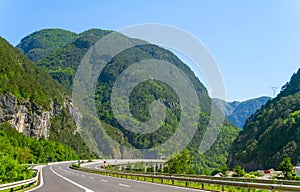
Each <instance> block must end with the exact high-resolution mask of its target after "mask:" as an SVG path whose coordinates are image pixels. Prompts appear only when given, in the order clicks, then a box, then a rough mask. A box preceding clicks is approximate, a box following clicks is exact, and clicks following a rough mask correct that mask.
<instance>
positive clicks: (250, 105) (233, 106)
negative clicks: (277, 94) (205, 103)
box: [213, 97, 271, 128]
mask: <svg viewBox="0 0 300 192" xmlns="http://www.w3.org/2000/svg"><path fill="white" fill-rule="evenodd" d="M270 99H271V97H258V98H254V99H249V100H246V101H241V102H240V101H232V102H225V108H223V109H222V110H223V112H224V114H225V116H226V117H227V118H228V119H229V121H231V123H233V124H234V125H235V126H237V127H240V128H243V126H244V125H245V123H246V120H247V118H249V117H250V116H251V115H253V114H254V113H255V112H256V111H257V110H258V109H260V108H261V106H263V105H265V104H266V103H267V101H268V100H270ZM213 101H214V102H215V103H216V104H217V105H218V106H220V107H221V106H222V105H223V104H222V105H221V104H220V102H221V103H223V102H224V101H221V100H219V99H213Z"/></svg>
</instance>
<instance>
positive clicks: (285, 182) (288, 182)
mask: <svg viewBox="0 0 300 192" xmlns="http://www.w3.org/2000/svg"><path fill="white" fill-rule="evenodd" d="M145 174H149V175H163V176H174V177H188V178H201V179H211V180H225V181H239V182H248V183H265V184H281V185H299V186H300V181H292V180H280V179H256V178H241V177H214V176H207V175H188V174H170V173H150V172H147V173H145Z"/></svg>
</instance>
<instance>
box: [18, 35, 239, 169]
mask: <svg viewBox="0 0 300 192" xmlns="http://www.w3.org/2000/svg"><path fill="white" fill-rule="evenodd" d="M110 32H111V31H107V30H101V29H92V30H88V31H86V32H83V33H81V34H78V37H77V38H75V39H73V41H72V42H69V43H67V44H65V45H63V46H62V47H60V48H57V49H53V50H52V52H51V53H49V54H48V56H46V57H43V58H41V59H39V60H38V61H37V65H38V66H40V67H42V68H44V69H45V70H46V71H47V72H48V73H49V74H50V75H51V76H52V77H53V78H54V79H55V80H57V81H58V82H60V83H61V84H62V85H64V87H65V88H66V89H67V90H69V91H71V90H72V83H73V78H74V74H75V72H76V70H77V67H78V66H79V64H80V61H81V59H82V58H83V56H84V54H85V53H86V52H87V51H88V49H89V48H90V47H91V46H92V45H93V44H94V43H96V42H97V41H98V40H99V39H100V38H101V37H103V36H104V35H106V34H108V33H110ZM32 38H34V37H32ZM24 39H26V37H25V38H24ZM127 41H137V40H136V39H130V38H127ZM18 47H19V48H21V49H22V47H23V41H21V43H20V44H19V45H18ZM31 49H35V47H31ZM145 59H160V60H164V61H168V62H170V63H172V64H174V65H176V66H177V67H178V68H179V69H181V70H182V71H183V72H184V73H185V75H186V76H187V77H188V78H189V79H190V81H191V82H192V84H193V86H194V87H195V90H197V95H198V98H199V103H200V108H201V113H200V119H201V120H200V119H199V123H198V130H197V131H196V134H195V136H194V138H193V139H192V141H191V143H190V144H189V146H188V149H189V150H190V152H191V154H193V156H194V157H193V158H195V159H198V160H199V161H201V162H199V163H198V164H197V169H196V168H195V170H197V172H203V171H204V169H206V168H207V169H208V170H209V171H212V170H213V169H214V168H218V167H220V166H222V165H223V164H225V161H226V158H227V156H228V153H227V150H228V148H229V147H230V144H231V142H232V141H233V139H234V138H235V137H236V136H237V133H238V128H236V127H233V126H232V124H230V123H229V122H227V121H226V123H225V124H224V126H223V128H222V131H221V134H220V135H219V138H218V141H217V142H216V143H215V145H214V146H213V147H212V148H211V150H209V151H208V152H207V154H209V155H200V154H197V149H198V147H199V145H200V142H201V139H202V137H203V135H204V132H205V130H206V127H207V125H208V122H209V117H210V116H209V113H210V110H211V108H210V107H211V102H212V101H211V99H210V98H209V96H208V93H207V90H206V88H205V87H204V86H203V84H202V83H201V82H200V81H199V80H198V79H197V78H196V76H195V75H194V73H193V72H192V71H191V69H190V68H189V67H188V66H187V65H185V64H184V63H183V62H182V61H180V60H179V59H178V58H177V56H175V55H174V54H173V53H172V52H170V51H168V50H166V49H163V48H161V47H158V46H156V45H151V44H146V45H139V46H135V47H132V48H129V49H127V50H125V51H123V52H121V53H119V54H118V55H117V56H115V57H114V58H112V60H111V61H110V62H109V63H108V65H107V66H106V67H105V69H104V70H103V71H102V73H101V75H100V77H99V81H98V85H97V89H96V90H97V91H96V95H95V97H96V107H97V112H98V115H99V118H100V119H101V121H102V122H103V124H102V125H104V126H103V127H104V128H105V131H106V133H107V134H108V135H109V136H110V137H111V138H113V139H114V140H115V141H117V142H118V143H120V144H122V145H126V146H134V147H135V148H139V149H148V148H151V147H153V146H157V145H159V144H160V143H162V142H164V141H165V140H166V139H168V138H169V137H170V136H171V135H172V134H173V133H174V131H175V130H176V128H177V126H178V123H179V120H180V119H179V116H178V114H179V112H180V108H178V106H180V103H179V100H178V96H177V95H176V94H174V90H172V88H170V87H169V86H168V85H167V84H165V83H163V82H160V81H157V80H151V81H145V82H143V83H141V84H139V85H138V86H137V87H136V88H135V89H134V91H133V92H132V94H131V95H130V106H131V113H132V114H133V115H134V117H135V118H136V119H138V120H139V121H142V122H143V121H147V120H149V119H150V116H149V112H148V111H149V108H148V107H149V104H150V103H151V102H152V101H154V100H160V101H163V103H164V105H165V106H166V107H167V117H166V119H165V121H164V123H163V124H162V125H161V127H160V129H158V131H155V132H154V133H152V134H144V135H142V134H132V133H131V132H130V131H127V130H126V129H124V128H123V127H122V126H121V125H120V124H119V123H118V121H117V120H116V119H115V117H114V115H113V112H112V109H111V105H110V94H111V90H112V86H113V84H114V83H115V81H116V78H117V77H118V76H119V75H120V74H121V73H122V72H123V71H124V70H125V69H126V68H128V67H129V66H130V65H131V64H133V63H136V62H138V61H142V60H145ZM194 115H197V114H194ZM88 129H89V130H91V131H90V133H86V132H84V134H85V135H88V137H89V139H88V140H89V141H90V142H91V143H92V145H93V146H92V148H94V149H95V148H98V149H99V152H100V153H101V152H104V151H106V152H107V151H109V153H106V154H104V155H106V156H109V157H117V158H118V157H119V158H120V157H122V155H123V154H124V153H126V151H124V150H123V149H121V148H116V146H112V145H111V144H110V143H108V142H104V136H103V135H101V134H100V133H99V131H98V132H97V130H96V128H95V127H89V128H88ZM83 130H85V129H83ZM221 141H222V142H221ZM176 145H177V144H175V143H174V145H172V146H170V148H171V147H176ZM104 146H105V149H104ZM139 155H141V154H139ZM154 155H155V157H159V156H160V155H164V152H162V151H160V152H159V151H157V152H154ZM165 155H168V154H165ZM212 157H213V158H212Z"/></svg>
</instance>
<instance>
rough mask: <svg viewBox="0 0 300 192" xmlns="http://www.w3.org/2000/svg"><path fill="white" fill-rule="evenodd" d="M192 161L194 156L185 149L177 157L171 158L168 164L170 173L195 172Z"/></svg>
mask: <svg viewBox="0 0 300 192" xmlns="http://www.w3.org/2000/svg"><path fill="white" fill-rule="evenodd" d="M191 162H192V158H191V156H190V152H189V151H188V150H187V149H185V150H183V151H182V152H181V153H179V154H177V155H176V156H175V157H173V158H171V159H170V160H169V161H168V162H167V163H166V164H167V166H168V168H167V169H168V171H169V172H170V173H177V174H191V173H193V166H192V164H191Z"/></svg>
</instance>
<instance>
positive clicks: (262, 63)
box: [0, 0, 300, 101]
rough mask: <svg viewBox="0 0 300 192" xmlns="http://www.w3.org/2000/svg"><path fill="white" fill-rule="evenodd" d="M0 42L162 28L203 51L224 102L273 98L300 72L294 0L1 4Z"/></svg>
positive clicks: (299, 16)
mask: <svg viewBox="0 0 300 192" xmlns="http://www.w3.org/2000/svg"><path fill="white" fill-rule="evenodd" d="M0 23H1V28H0V36H2V37H4V38H5V39H7V40H8V41H9V42H10V43H12V44H13V45H16V44H17V43H18V42H19V41H20V40H21V38H22V37H24V36H26V35H27V34H30V33H32V32H34V31H36V30H39V29H43V28H64V29H67V30H70V31H73V32H77V33H79V32H82V31H85V30H87V29H89V28H102V29H112V30H118V29H120V28H124V27H126V26H128V25H134V24H143V23H161V24H168V25H173V26H176V27H179V28H181V29H183V30H185V31H187V32H189V33H191V34H193V35H194V36H195V37H197V38H198V39H199V40H200V41H201V42H203V44H204V45H205V46H206V47H207V48H208V49H209V50H210V52H211V53H212V55H213V56H214V58H215V60H216V61H217V63H218V65H219V67H220V70H221V72H222V76H223V79H224V84H225V89H226V98H227V100H229V101H233V100H239V101H241V100H246V99H249V98H254V97H258V96H265V95H266V96H272V95H273V91H272V90H271V87H273V86H275V87H279V89H278V90H280V87H281V86H282V85H284V84H285V83H286V82H287V81H288V80H289V79H290V77H291V75H292V74H293V73H294V72H296V71H297V69H298V68H299V66H300V1H298V0H245V1H240V0H235V1H233V0H224V1H221V0H218V1H217V0H206V1H204V0H194V1H192V0H181V1H179V0H151V1H149V0H148V1H146V0H145V1H138V0H126V1H123V0H107V1H93V0H92V1H76V0H65V1H58V0H52V1H40V0H36V1H34V0H27V1H22V0H19V1H16V0H0Z"/></svg>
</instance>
